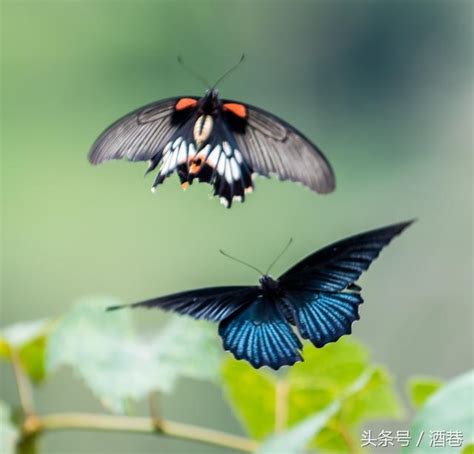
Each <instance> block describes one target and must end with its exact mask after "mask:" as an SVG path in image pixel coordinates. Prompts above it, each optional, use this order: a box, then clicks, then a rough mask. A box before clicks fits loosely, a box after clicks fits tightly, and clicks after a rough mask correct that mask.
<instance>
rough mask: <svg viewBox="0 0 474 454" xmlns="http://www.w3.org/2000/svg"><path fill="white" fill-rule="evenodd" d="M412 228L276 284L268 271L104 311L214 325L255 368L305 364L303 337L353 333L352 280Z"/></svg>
mask: <svg viewBox="0 0 474 454" xmlns="http://www.w3.org/2000/svg"><path fill="white" fill-rule="evenodd" d="M412 222H413V221H408V222H403V223H399V224H394V225H390V226H387V227H383V228H380V229H376V230H372V231H369V232H365V233H361V234H359V235H355V236H351V237H349V238H346V239H344V240H341V241H339V242H336V243H334V244H331V245H329V246H327V247H325V248H323V249H320V250H319V251H316V252H314V253H313V254H311V255H309V256H308V257H306V258H304V259H303V260H301V261H300V262H298V263H297V264H296V265H294V266H293V267H292V268H290V269H289V270H288V271H286V272H285V273H283V274H282V275H281V276H280V277H279V278H278V279H274V278H272V277H271V276H270V275H268V272H267V273H261V274H262V276H261V278H260V281H259V285H254V286H226V287H211V288H202V289H197V290H189V291H185V292H181V293H176V294H173V295H167V296H162V297H158V298H154V299H150V300H147V301H143V302H139V303H135V304H131V305H125V306H124V305H122V306H113V307H110V308H108V310H116V309H120V308H124V307H133V308H137V307H143V308H159V309H164V310H167V311H174V312H177V313H178V314H184V315H189V316H191V317H194V318H196V319H205V320H210V321H213V322H218V323H219V335H220V336H221V338H222V340H223V347H224V349H225V350H228V351H230V352H231V353H232V354H233V355H234V356H235V358H237V359H244V360H246V361H248V362H249V363H250V364H251V365H252V366H253V367H255V368H259V367H261V366H269V367H271V368H272V369H279V368H280V367H281V366H285V365H287V366H290V365H293V364H294V363H296V362H297V361H303V357H302V355H301V349H302V347H303V344H302V342H301V338H302V339H307V340H309V341H311V342H312V343H313V344H314V345H315V346H316V347H323V346H324V345H326V344H327V343H328V342H335V341H337V340H338V339H339V338H340V337H341V336H343V335H345V334H350V333H351V326H352V323H353V322H354V321H355V320H358V319H359V305H360V304H361V303H362V302H363V300H362V296H361V293H360V292H361V287H359V286H358V285H356V284H355V281H357V280H358V279H359V277H360V275H361V274H362V272H363V271H366V270H367V269H368V268H369V266H370V264H371V263H372V261H373V260H375V259H376V258H377V257H378V255H379V253H380V251H381V250H382V249H383V248H384V247H385V246H386V245H387V244H388V243H390V241H391V240H392V239H393V238H394V237H395V236H396V235H399V234H400V233H401V232H403V230H405V229H406V228H407V227H408V226H409V225H410V224H411V223H412ZM280 256H281V254H280V255H279V256H278V257H277V259H278V258H279V257H280ZM277 259H275V260H274V261H273V263H272V265H273V264H274V263H275V262H276V260H277ZM237 260H238V259H237ZM238 261H240V260H238ZM242 263H245V262H242ZM250 266H251V265H250ZM252 268H253V267H252ZM254 269H255V268H254ZM297 333H298V334H299V335H298V334H297Z"/></svg>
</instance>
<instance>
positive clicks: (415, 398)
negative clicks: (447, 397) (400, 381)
mask: <svg viewBox="0 0 474 454" xmlns="http://www.w3.org/2000/svg"><path fill="white" fill-rule="evenodd" d="M442 385H443V382H442V381H441V380H439V379H437V378H431V377H412V378H410V380H408V383H407V388H408V394H409V396H410V400H411V403H412V405H413V406H414V407H415V408H420V407H421V406H423V404H424V403H425V401H426V400H427V399H428V398H429V397H430V396H431V395H432V394H433V393H435V392H436V391H438V389H439V388H440V387H441V386H442Z"/></svg>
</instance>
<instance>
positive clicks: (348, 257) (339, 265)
mask: <svg viewBox="0 0 474 454" xmlns="http://www.w3.org/2000/svg"><path fill="white" fill-rule="evenodd" d="M412 222H413V221H409V222H403V223H400V224H394V225H390V226H388V227H383V228H381V229H376V230H371V231H369V232H365V233H361V234H359V235H355V236H352V237H349V238H346V239H344V240H341V241H338V242H337V243H333V244H331V245H329V246H327V247H325V248H323V249H320V250H319V251H316V252H315V253H313V254H311V255H309V256H308V257H306V258H305V259H303V260H301V261H300V262H299V263H297V264H296V265H294V266H293V267H291V268H290V269H289V270H288V271H286V272H285V273H284V274H282V275H281V276H280V278H279V281H280V282H281V283H282V285H284V286H285V287H287V288H300V287H302V286H303V287H304V288H311V289H313V290H321V291H339V290H343V289H345V288H346V287H347V286H349V285H350V284H352V283H354V282H355V281H356V280H357V279H358V278H359V276H360V275H361V274H362V272H363V271H366V270H367V269H368V267H369V266H370V264H371V263H372V261H373V260H375V259H376V258H377V257H378V255H379V253H380V251H381V250H382V249H383V248H384V247H385V246H386V245H388V244H389V243H390V241H391V240H392V239H393V238H394V237H395V236H397V235H399V234H400V233H401V232H403V230H405V229H406V228H407V227H408V226H409V225H410V224H411V223H412Z"/></svg>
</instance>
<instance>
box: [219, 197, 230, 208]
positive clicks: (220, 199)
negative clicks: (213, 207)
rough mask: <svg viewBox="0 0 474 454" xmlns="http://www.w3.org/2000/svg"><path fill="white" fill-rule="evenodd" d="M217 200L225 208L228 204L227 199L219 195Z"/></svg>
mask: <svg viewBox="0 0 474 454" xmlns="http://www.w3.org/2000/svg"><path fill="white" fill-rule="evenodd" d="M219 201H220V202H221V203H222V205H224V206H225V207H226V208H227V207H228V206H229V201H228V200H227V199H226V198H225V197H220V198H219Z"/></svg>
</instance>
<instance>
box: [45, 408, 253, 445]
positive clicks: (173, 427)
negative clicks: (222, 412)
mask: <svg viewBox="0 0 474 454" xmlns="http://www.w3.org/2000/svg"><path fill="white" fill-rule="evenodd" d="M37 421H38V423H39V427H38V428H37V430H38V431H39V432H41V431H49V430H73V429H88V430H110V431H121V432H142V433H156V432H157V429H156V428H155V427H154V424H153V420H152V419H150V418H144V417H129V416H114V415H100V414H92V413H91V414H89V413H56V414H49V415H43V416H38V417H37ZM158 432H159V433H161V434H163V435H168V436H170V437H176V438H181V439H186V440H192V441H198V442H201V443H206V444H211V445H216V446H224V447H226V448H233V449H236V450H239V451H243V452H253V451H255V449H256V448H257V447H258V443H257V442H255V441H253V440H250V439H248V438H244V437H238V436H235V435H230V434H227V433H224V432H219V431H217V430H210V429H204V428H202V427H197V426H192V425H189V424H181V423H178V422H174V421H169V420H166V419H161V420H160V428H159V431H158Z"/></svg>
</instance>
